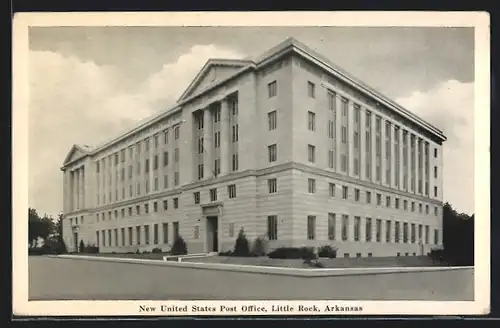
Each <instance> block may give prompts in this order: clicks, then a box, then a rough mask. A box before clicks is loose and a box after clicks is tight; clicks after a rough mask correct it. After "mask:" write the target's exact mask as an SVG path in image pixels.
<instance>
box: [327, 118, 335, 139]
mask: <svg viewBox="0 0 500 328" xmlns="http://www.w3.org/2000/svg"><path fill="white" fill-rule="evenodd" d="M327 135H328V138H329V139H335V123H334V122H333V121H332V120H329V121H328V131H327Z"/></svg>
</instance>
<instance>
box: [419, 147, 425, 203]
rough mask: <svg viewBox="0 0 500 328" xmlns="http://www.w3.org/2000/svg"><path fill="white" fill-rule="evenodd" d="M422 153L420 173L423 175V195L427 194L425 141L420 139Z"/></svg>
mask: <svg viewBox="0 0 500 328" xmlns="http://www.w3.org/2000/svg"><path fill="white" fill-rule="evenodd" d="M420 153H421V154H422V170H421V171H420V174H421V175H422V192H421V193H420V194H421V195H425V142H424V140H423V139H420Z"/></svg>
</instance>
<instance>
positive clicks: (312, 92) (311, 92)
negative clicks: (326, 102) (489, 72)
mask: <svg viewBox="0 0 500 328" xmlns="http://www.w3.org/2000/svg"><path fill="white" fill-rule="evenodd" d="M315 91H316V90H315V85H314V83H312V82H310V81H308V82H307V95H308V96H309V97H310V98H315V97H316V93H315Z"/></svg>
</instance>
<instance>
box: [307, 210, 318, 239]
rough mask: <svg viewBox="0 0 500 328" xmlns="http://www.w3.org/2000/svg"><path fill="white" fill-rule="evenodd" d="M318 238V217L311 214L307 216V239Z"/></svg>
mask: <svg viewBox="0 0 500 328" xmlns="http://www.w3.org/2000/svg"><path fill="white" fill-rule="evenodd" d="M314 239H316V217H315V216H314V215H309V216H308V217H307V240H314Z"/></svg>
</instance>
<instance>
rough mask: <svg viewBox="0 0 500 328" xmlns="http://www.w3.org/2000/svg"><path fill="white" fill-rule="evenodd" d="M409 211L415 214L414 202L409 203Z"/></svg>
mask: <svg viewBox="0 0 500 328" xmlns="http://www.w3.org/2000/svg"><path fill="white" fill-rule="evenodd" d="M411 211H412V212H415V202H411Z"/></svg>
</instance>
